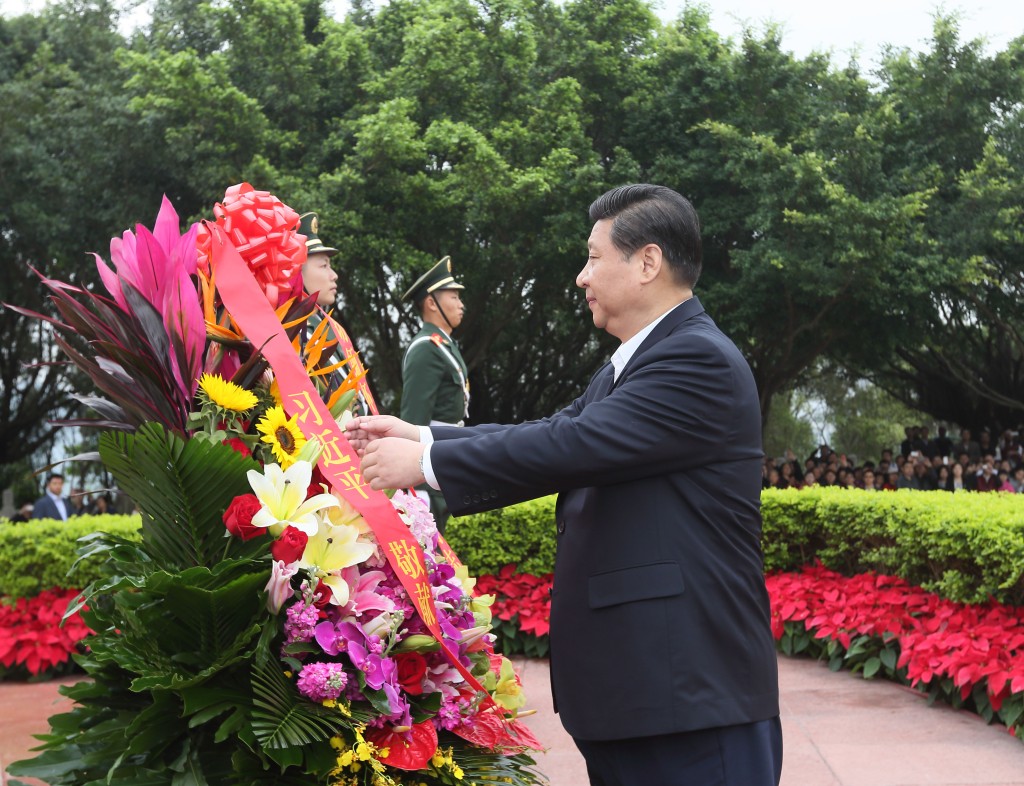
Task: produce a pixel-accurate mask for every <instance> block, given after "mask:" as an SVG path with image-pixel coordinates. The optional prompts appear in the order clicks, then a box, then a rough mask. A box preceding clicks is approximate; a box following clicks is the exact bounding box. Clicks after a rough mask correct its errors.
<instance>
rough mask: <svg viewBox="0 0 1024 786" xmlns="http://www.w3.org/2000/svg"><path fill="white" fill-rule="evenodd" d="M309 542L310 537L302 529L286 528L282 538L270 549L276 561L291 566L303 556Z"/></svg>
mask: <svg viewBox="0 0 1024 786" xmlns="http://www.w3.org/2000/svg"><path fill="white" fill-rule="evenodd" d="M308 540H309V535H307V534H306V533H305V532H303V531H302V530H301V529H296V528H295V527H285V530H284V532H282V533H281V537H279V538H278V539H277V540H275V541H274V545H272V546H271V547H270V554H271V555H272V556H273V557H274V559H276V560H280V561H281V562H283V563H284V564H285V565H290V564H291V563H293V562H295V560H297V559H298V558H299V557H301V556H302V552H303V551H304V550H305V548H306V541H308Z"/></svg>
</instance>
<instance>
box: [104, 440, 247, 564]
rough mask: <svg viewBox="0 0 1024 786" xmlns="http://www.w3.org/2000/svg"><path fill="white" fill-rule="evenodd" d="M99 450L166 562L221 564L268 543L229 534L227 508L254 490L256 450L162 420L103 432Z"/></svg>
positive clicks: (156, 556) (154, 553) (155, 554)
mask: <svg viewBox="0 0 1024 786" xmlns="http://www.w3.org/2000/svg"><path fill="white" fill-rule="evenodd" d="M100 455H101V456H102V457H103V463H104V464H105V465H106V466H107V468H108V469H109V470H110V472H111V474H112V475H113V476H114V478H115V479H116V480H117V482H118V485H119V486H120V488H121V489H123V490H124V492H125V493H126V494H128V496H129V497H131V498H132V499H133V500H135V503H136V504H137V505H138V506H139V509H140V510H141V511H142V540H143V544H144V547H145V549H146V550H147V552H148V553H149V554H150V556H151V557H152V558H153V560H154V561H156V562H159V563H161V565H162V566H163V567H166V568H168V569H170V568H174V567H177V568H180V569H184V568H188V567H191V566H196V565H200V566H207V567H212V566H214V565H216V564H217V563H218V562H219V561H220V560H221V559H223V558H225V557H244V556H251V555H253V554H256V553H259V551H260V550H261V549H266V548H267V546H266V544H265V542H264V540H265V539H263V538H258V539H254V540H253V541H248V542H245V541H241V540H239V539H237V538H229V539H225V529H224V524H223V521H222V518H221V517H222V514H223V512H224V510H225V509H226V508H227V507H228V505H229V504H230V503H231V500H232V499H234V498H235V497H236V496H239V495H242V494H246V493H248V492H249V491H250V489H249V484H248V481H247V479H246V475H245V473H246V471H247V470H250V469H258V467H259V465H258V464H257V463H256V462H255V461H254V460H253V459H251V458H248V457H244V456H242V455H241V454H240V453H238V452H236V451H234V450H232V449H231V448H230V447H229V446H227V445H222V444H220V443H214V442H209V441H206V440H201V439H190V440H187V441H186V440H184V439H182V438H181V437H179V436H178V435H176V434H173V433H171V432H169V431H167V430H166V429H165V428H164V427H163V426H161V425H159V424H157V423H147V424H144V425H143V426H141V427H140V428H139V429H138V431H136V432H135V433H134V434H129V433H124V432H108V433H104V434H102V435H100Z"/></svg>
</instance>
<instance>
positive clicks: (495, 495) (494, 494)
mask: <svg viewBox="0 0 1024 786" xmlns="http://www.w3.org/2000/svg"><path fill="white" fill-rule="evenodd" d="M497 498H498V490H497V489H491V499H497Z"/></svg>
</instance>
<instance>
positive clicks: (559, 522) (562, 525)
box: [558, 519, 565, 535]
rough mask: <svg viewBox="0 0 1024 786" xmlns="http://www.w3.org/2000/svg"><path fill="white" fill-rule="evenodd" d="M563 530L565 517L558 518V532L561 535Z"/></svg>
mask: <svg viewBox="0 0 1024 786" xmlns="http://www.w3.org/2000/svg"><path fill="white" fill-rule="evenodd" d="M563 532H565V519H559V520H558V534H559V535H561V534H562V533H563Z"/></svg>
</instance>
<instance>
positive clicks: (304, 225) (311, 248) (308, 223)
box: [295, 213, 338, 257]
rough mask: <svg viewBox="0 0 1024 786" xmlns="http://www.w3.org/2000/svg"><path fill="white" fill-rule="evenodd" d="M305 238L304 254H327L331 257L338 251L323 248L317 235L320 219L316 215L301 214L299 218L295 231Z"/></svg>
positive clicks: (327, 247)
mask: <svg viewBox="0 0 1024 786" xmlns="http://www.w3.org/2000/svg"><path fill="white" fill-rule="evenodd" d="M295 231H296V232H298V233H299V234H300V235H305V236H306V254H307V255H308V254H327V256H329V257H332V256H334V255H335V254H337V253H338V249H336V248H331V247H330V246H325V245H324V244H323V242H322V241H321V240H320V236H319V235H318V234H317V233H318V232H319V231H320V219H319V218H318V217H317V214H316V213H303V214H302V215H301V216H299V228H298V229H297V230H295Z"/></svg>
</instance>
